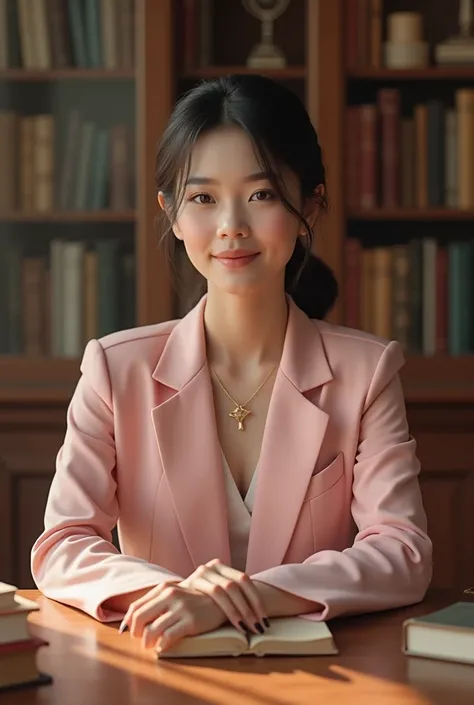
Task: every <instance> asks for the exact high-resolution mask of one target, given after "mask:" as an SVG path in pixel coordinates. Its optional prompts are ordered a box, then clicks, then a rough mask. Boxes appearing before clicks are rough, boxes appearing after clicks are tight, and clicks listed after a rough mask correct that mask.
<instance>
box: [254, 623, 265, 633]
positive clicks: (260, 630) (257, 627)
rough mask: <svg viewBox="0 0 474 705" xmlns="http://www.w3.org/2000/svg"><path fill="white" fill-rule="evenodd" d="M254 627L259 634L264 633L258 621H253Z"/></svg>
mask: <svg viewBox="0 0 474 705" xmlns="http://www.w3.org/2000/svg"><path fill="white" fill-rule="evenodd" d="M255 629H257V630H258V631H259V632H260V634H264V633H265V629H264V628H263V627H262V625H261V624H260V622H255Z"/></svg>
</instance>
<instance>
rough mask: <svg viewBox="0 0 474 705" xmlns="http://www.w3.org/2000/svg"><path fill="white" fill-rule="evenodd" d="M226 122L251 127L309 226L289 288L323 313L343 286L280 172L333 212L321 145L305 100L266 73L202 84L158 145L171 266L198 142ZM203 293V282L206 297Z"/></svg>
mask: <svg viewBox="0 0 474 705" xmlns="http://www.w3.org/2000/svg"><path fill="white" fill-rule="evenodd" d="M223 125H233V126H238V127H240V128H241V129H242V130H244V131H245V133H246V134H247V135H248V136H249V138H250V139H251V141H252V143H253V144H254V146H255V149H256V153H257V155H258V158H259V161H260V165H261V167H262V170H263V171H265V172H268V174H269V178H270V181H271V183H272V186H273V188H274V189H275V191H276V193H277V194H278V196H279V198H280V199H281V201H282V202H283V204H284V205H285V207H286V208H287V209H288V210H289V211H290V212H291V213H293V214H294V215H295V216H296V217H297V218H298V220H299V221H300V223H302V224H303V225H304V228H305V231H306V238H305V243H303V242H302V239H301V238H298V240H297V243H296V246H295V249H294V252H293V255H292V256H291V258H290V260H289V262H288V264H287V266H286V273H285V289H286V291H287V292H288V293H289V294H290V295H291V296H292V298H293V299H294V301H295V303H296V304H297V305H298V306H299V307H300V308H301V309H303V311H305V313H306V314H307V315H308V316H310V317H311V318H323V317H324V316H325V315H326V314H327V312H328V311H329V309H330V308H331V306H332V305H333V304H334V301H335V299H336V297H337V283H336V280H335V278H334V275H333V273H332V271H331V270H330V269H329V267H327V265H326V264H325V263H324V262H323V261H322V260H321V259H319V258H318V257H316V256H315V255H313V254H312V253H311V246H312V244H313V239H314V236H313V232H312V229H311V227H310V225H309V223H308V222H307V221H306V220H305V218H304V217H303V215H302V214H301V213H300V212H299V211H298V210H297V209H296V208H295V206H294V205H293V204H292V203H291V202H290V200H289V198H288V194H287V193H286V189H285V185H284V182H283V180H282V178H281V171H280V168H281V166H282V165H286V166H287V167H289V168H290V169H291V170H292V171H293V172H294V173H295V174H296V175H297V176H298V177H299V180H300V184H301V197H302V199H303V202H304V201H307V200H308V199H313V200H314V199H317V202H318V206H319V209H320V213H321V212H322V211H324V210H326V209H327V197H326V189H325V188H324V193H323V194H321V195H318V194H316V193H315V190H316V188H317V187H318V186H319V185H323V186H324V187H325V170H324V165H323V161H322V156H321V147H320V145H319V142H318V136H317V134H316V131H315V129H314V127H313V125H312V124H311V120H310V118H309V115H308V113H307V112H306V110H305V108H304V106H303V104H302V103H301V101H300V100H299V98H298V97H297V96H296V95H295V94H294V93H293V92H292V91H291V90H289V89H288V88H285V87H284V86H282V85H281V84H279V83H277V82H275V81H273V80H271V79H269V78H266V77H264V76H259V75H231V76H227V77H223V78H218V79H215V80H210V81H203V82H201V83H199V84H198V85H197V86H195V87H194V88H193V89H192V90H190V91H189V92H188V93H186V94H185V95H184V96H182V97H181V98H180V100H179V101H178V102H177V104H176V106H175V108H174V110H173V113H172V115H171V117H170V120H169V122H168V126H167V128H166V130H165V132H164V134H163V137H162V140H161V142H160V145H159V147H158V153H157V157H156V169H155V180H156V189H157V193H158V192H159V191H162V192H163V194H164V197H165V200H166V201H167V203H168V205H169V208H168V213H167V214H165V213H164V212H161V213H160V214H159V216H158V219H157V225H158V228H159V232H160V234H161V238H160V239H161V241H162V242H164V243H165V244H166V245H167V249H166V252H167V256H168V261H169V263H170V264H171V265H172V266H173V262H174V260H175V250H176V238H175V237H174V236H173V235H172V230H171V223H172V222H174V220H175V219H176V216H177V213H178V211H179V207H180V205H181V203H182V199H183V196H184V188H185V183H186V180H187V175H188V173H189V163H190V156H191V150H192V147H193V145H194V144H195V142H196V140H197V139H198V138H199V137H200V136H201V135H203V134H205V133H207V132H209V131H211V130H213V129H215V128H217V127H220V126H223ZM178 182H179V186H178ZM177 186H178V188H177ZM170 221H171V223H170ZM204 291H205V288H204V289H202V287H201V291H200V292H199V295H200V296H201V295H202V294H203V293H204Z"/></svg>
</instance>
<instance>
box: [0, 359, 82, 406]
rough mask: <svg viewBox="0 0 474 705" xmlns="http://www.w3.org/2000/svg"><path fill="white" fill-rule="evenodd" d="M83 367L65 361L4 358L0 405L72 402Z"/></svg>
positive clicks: (1, 361)
mask: <svg viewBox="0 0 474 705" xmlns="http://www.w3.org/2000/svg"><path fill="white" fill-rule="evenodd" d="M79 364H80V362H79V360H69V359H64V358H51V357H26V356H24V357H14V356H11V357H9V356H0V404H1V403H13V404H16V403H20V402H21V403H24V402H33V403H48V402H52V403H58V402H59V403H68V402H69V400H70V399H71V395H72V393H73V391H74V388H75V386H76V384H77V380H78V379H79V375H80V371H79Z"/></svg>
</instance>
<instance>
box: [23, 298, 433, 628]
mask: <svg viewBox="0 0 474 705" xmlns="http://www.w3.org/2000/svg"><path fill="white" fill-rule="evenodd" d="M289 303H290V312H289V320H288V327H287V333H286V338H285V344H284V349H283V356H282V359H281V366H280V368H279V370H278V373H277V377H276V382H275V387H274V391H273V395H272V398H271V403H270V408H269V411H268V417H267V423H266V427H265V433H264V438H263V443H262V448H261V456H260V460H259V475H258V481H257V483H256V489H255V505H254V511H253V517H252V525H251V532H250V540H249V547H248V559H247V566H246V572H247V573H248V574H249V575H250V576H251V577H252V578H255V579H258V580H260V581H262V582H265V583H268V584H271V585H274V586H276V587H278V588H281V589H283V590H286V591H288V592H290V593H293V594H295V595H299V596H301V597H305V598H307V599H309V600H314V601H315V602H317V603H320V604H321V605H322V606H323V609H322V610H319V611H317V612H314V613H312V615H311V617H312V618H313V619H315V620H319V619H329V618H332V617H335V616H336V615H340V614H343V613H356V612H365V611H375V610H382V609H386V608H391V607H395V606H401V605H406V604H410V603H414V602H417V601H420V600H422V599H423V597H424V595H425V592H426V590H427V587H428V585H429V582H430V579H431V570H432V565H431V563H432V561H431V556H432V546H431V542H430V540H429V538H428V536H427V534H426V517H425V513H424V510H423V505H422V499H421V493H420V488H419V484H418V473H419V470H420V467H419V462H418V460H417V458H416V455H415V441H414V440H413V438H411V437H410V435H409V431H408V427H407V421H406V413H405V406H404V400H403V396H402V389H401V384H400V381H399V377H398V371H399V369H400V367H401V366H402V364H403V355H402V352H401V348H400V346H399V344H398V343H396V342H390V343H387V342H384V341H381V340H379V339H377V338H374V337H373V336H370V335H368V334H365V333H361V332H358V331H354V330H349V329H345V328H340V327H336V326H333V325H330V324H328V323H323V322H320V321H313V320H310V319H309V318H307V316H306V315H305V314H304V313H303V312H302V311H301V310H300V309H299V308H297V306H296V305H295V304H294V303H293V302H292V301H291V300H290V302H289ZM204 307H205V298H203V299H202V300H201V302H200V303H199V304H198V305H197V306H196V307H195V308H194V309H193V310H192V311H191V312H190V313H189V314H188V315H187V316H186V317H185V318H184V319H182V320H181V321H172V322H169V323H163V324H158V325H152V326H147V327H143V328H137V329H134V330H128V331H122V332H118V333H114V334H112V335H109V336H107V337H106V338H104V339H102V340H99V341H97V340H92V341H90V342H89V343H88V345H87V347H86V350H85V353H84V358H83V361H82V366H81V371H82V376H81V379H80V381H79V383H78V385H77V388H76V390H75V393H74V395H73V398H72V401H71V404H70V406H69V410H68V416H67V423H68V426H67V432H66V436H65V440H64V444H63V446H62V448H61V450H60V451H59V454H58V457H57V466H56V473H55V476H54V479H53V482H52V485H51V489H50V494H49V498H48V503H47V507H46V513H45V529H44V532H43V533H42V535H41V536H40V537H39V538H38V539H37V541H36V542H35V544H34V546H33V549H32V560H31V566H32V573H33V577H34V579H35V581H36V583H37V585H38V587H39V589H40V590H42V592H43V593H44V594H45V595H46V596H47V597H50V598H52V599H55V600H58V601H59V602H63V603H65V604H68V605H72V606H74V607H77V608H80V609H81V610H84V611H85V612H87V613H89V614H90V615H92V616H93V617H95V618H96V619H99V620H101V621H113V620H117V619H120V618H121V617H122V616H123V615H121V614H117V613H116V612H111V611H107V610H104V609H103V608H102V606H101V603H103V602H104V601H105V600H107V599H108V598H110V597H112V596H114V595H117V594H121V593H125V592H131V591H134V590H138V589H142V588H145V587H150V588H151V587H152V586H154V585H157V584H159V583H160V582H162V581H164V580H166V579H168V578H169V577H170V576H172V577H177V576H181V577H183V578H184V577H185V576H188V575H189V574H190V573H191V572H192V571H194V570H195V569H196V568H197V567H198V566H199V565H201V564H203V563H205V562H207V561H209V560H210V559H212V558H219V559H220V560H221V561H223V562H224V563H226V564H230V553H229V538H228V527H227V516H226V497H225V493H224V477H223V470H222V463H221V460H222V458H221V451H220V446H219V441H218V436H217V431H216V423H215V418H214V410H213V397H212V387H211V380H210V375H209V368H208V366H207V363H206V349H205V338H204V328H203V311H204ZM117 522H118V534H119V538H120V545H121V549H122V553H119V551H117V550H116V549H115V547H114V546H113V544H112V543H111V531H112V529H113V528H114V526H115V525H116V523H117Z"/></svg>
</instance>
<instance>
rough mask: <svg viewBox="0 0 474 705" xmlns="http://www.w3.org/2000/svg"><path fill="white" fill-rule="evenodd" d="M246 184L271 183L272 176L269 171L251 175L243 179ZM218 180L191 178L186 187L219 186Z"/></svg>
mask: <svg viewBox="0 0 474 705" xmlns="http://www.w3.org/2000/svg"><path fill="white" fill-rule="evenodd" d="M243 180H244V181H245V182H250V181H269V180H270V174H269V172H268V171H258V172H256V173H255V174H249V176H246V177H245V178H244V179H243ZM218 183H219V181H218V179H210V178H209V177H208V176H190V177H189V179H188V180H187V181H186V186H188V185H190V184H194V185H199V186H203V185H205V184H218Z"/></svg>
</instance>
